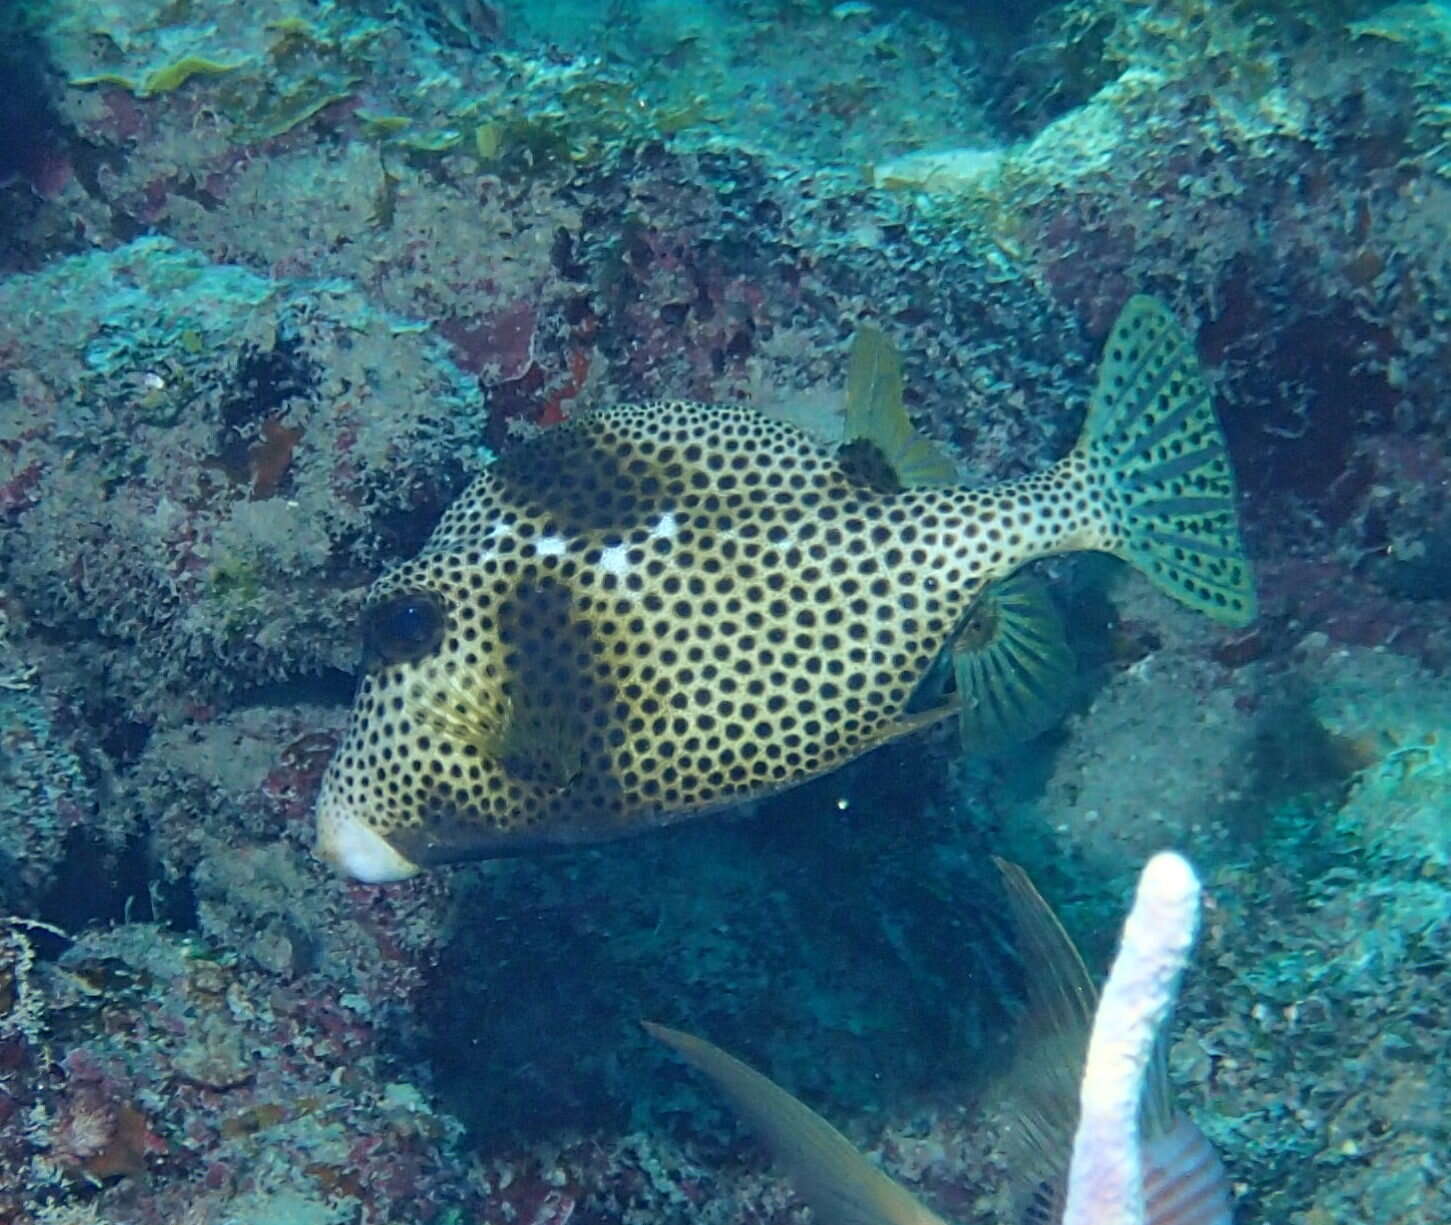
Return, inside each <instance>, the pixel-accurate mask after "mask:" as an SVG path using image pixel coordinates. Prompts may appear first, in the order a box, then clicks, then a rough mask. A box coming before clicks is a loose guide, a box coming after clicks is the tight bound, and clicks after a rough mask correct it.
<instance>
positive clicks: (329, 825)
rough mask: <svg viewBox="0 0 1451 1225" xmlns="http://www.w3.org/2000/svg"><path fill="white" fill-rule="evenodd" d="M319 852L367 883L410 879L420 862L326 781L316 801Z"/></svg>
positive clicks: (321, 857)
mask: <svg viewBox="0 0 1451 1225" xmlns="http://www.w3.org/2000/svg"><path fill="white" fill-rule="evenodd" d="M317 854H318V857H319V858H320V859H325V860H326V861H327V862H328V863H330V864H332V865H333V867H335V868H337V869H339V870H340V871H342V872H346V873H347V874H348V875H349V876H351V877H352V878H353V879H354V880H360V881H362V882H363V883H364V884H368V885H382V884H387V883H388V882H390V881H396V880H407V879H408V878H409V877H410V876H417V875H418V870H419V869H418V865H417V864H416V863H413V862H412V861H410V860H408V859H405V858H404V857H403V856H402V855H400V854H399V853H398V852H397V851H395V850H394V849H393V848H392V847H391V846H389V845H388V843H387V842H386V841H385V840H384V839H383V838H382V837H381V836H380V835H379V834H377V833H375V832H374V831H373V830H371V829H369V828H368V827H367V826H366V825H365V824H364V823H363V822H362V821H361V820H360V819H359V818H358V815H357V813H355V812H354V811H353V809H352V808H351V807H350V806H349V805H347V804H345V803H343V802H342V801H341V800H339V799H338V797H337V796H336V795H334V794H332V793H331V791H330V790H329V789H328V787H327V786H326V785H324V786H323V793H322V795H321V796H320V797H319V798H318V801H317Z"/></svg>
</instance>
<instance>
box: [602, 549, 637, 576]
mask: <svg viewBox="0 0 1451 1225" xmlns="http://www.w3.org/2000/svg"><path fill="white" fill-rule="evenodd" d="M628 554H629V550H628V549H627V548H626V547H625V546H624V545H622V544H616V545H611V546H610V547H609V548H607V549H604V550H602V551H601V553H600V569H601V570H603V571H604V572H605V573H606V574H615V575H618V576H619V577H620V578H624V577H625V575H627V574H629V572H630V563H629V561H628V560H626V558H627V556H628Z"/></svg>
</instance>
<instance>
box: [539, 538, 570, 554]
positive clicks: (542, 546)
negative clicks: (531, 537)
mask: <svg viewBox="0 0 1451 1225" xmlns="http://www.w3.org/2000/svg"><path fill="white" fill-rule="evenodd" d="M566 547H568V546H567V545H566V544H565V541H564V537H563V536H541V537H539V539H538V540H536V541H535V542H534V549H535V551H536V552H537V553H538V554H539V556H540V557H563V556H564V550H565V549H566Z"/></svg>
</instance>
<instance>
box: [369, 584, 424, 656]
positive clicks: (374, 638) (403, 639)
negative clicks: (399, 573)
mask: <svg viewBox="0 0 1451 1225" xmlns="http://www.w3.org/2000/svg"><path fill="white" fill-rule="evenodd" d="M443 621H444V618H443V601H442V600H440V599H439V598H438V597H437V596H436V595H434V594H433V593H432V592H431V591H403V592H399V593H398V594H397V595H390V596H389V597H387V599H385V600H381V601H380V602H379V603H377V604H374V605H373V606H372V607H371V608H369V609H367V610H366V611H365V612H364V613H363V647H364V650H365V651H366V652H367V657H368V659H369V661H370V662H371V661H378V662H382V663H390V664H397V663H404V662H405V661H407V660H412V659H422V658H423V656H425V655H427V654H428V653H429V652H430V651H431V650H433V649H434V647H436V646H438V644H439V643H440V642H442V641H443Z"/></svg>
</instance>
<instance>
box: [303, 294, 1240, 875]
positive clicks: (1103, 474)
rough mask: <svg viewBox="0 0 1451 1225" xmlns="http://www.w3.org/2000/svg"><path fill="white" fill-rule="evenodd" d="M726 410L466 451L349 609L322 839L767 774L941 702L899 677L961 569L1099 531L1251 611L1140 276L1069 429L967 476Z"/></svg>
mask: <svg viewBox="0 0 1451 1225" xmlns="http://www.w3.org/2000/svg"><path fill="white" fill-rule="evenodd" d="M861 461H862V455H861V448H860V447H847V448H844V449H843V450H842V451H841V452H834V451H831V450H828V449H826V448H823V447H822V446H820V445H819V444H818V443H816V442H815V441H813V440H812V439H811V438H810V437H809V436H808V435H806V434H804V433H803V432H801V431H800V430H797V429H796V428H794V427H792V426H790V425H787V424H784V423H782V422H779V421H774V420H772V419H770V418H768V417H766V416H764V415H762V414H761V413H759V412H756V411H754V410H752V409H750V408H744V407H725V406H712V405H703V404H693V403H681V402H664V403H653V404H639V405H621V406H617V407H613V408H607V409H602V410H600V411H597V412H594V413H590V414H588V415H586V416H583V417H580V418H577V419H575V420H572V421H569V422H567V423H565V424H564V425H561V426H558V427H556V428H554V429H551V430H549V431H547V432H545V433H544V434H542V435H540V436H539V437H537V438H535V439H533V440H531V441H530V442H528V443H525V444H523V445H521V446H519V447H517V448H515V449H514V450H513V451H511V452H510V453H509V454H508V455H506V456H505V457H504V458H502V459H500V460H499V461H497V462H496V463H494V464H492V465H491V466H490V467H489V468H488V469H487V470H486V471H485V472H484V473H483V475H481V476H480V477H479V478H478V479H477V480H476V481H475V482H474V483H473V485H471V486H470V487H469V489H468V490H466V491H465V493H464V494H463V495H462V496H461V497H460V498H459V499H458V501H457V502H455V503H454V504H453V505H452V506H451V507H450V508H449V510H448V511H447V512H446V513H445V514H444V516H443V518H442V520H441V521H440V522H439V524H438V527H437V528H436V529H435V531H434V533H433V535H432V536H431V537H430V538H429V540H428V542H427V544H426V545H425V546H424V548H423V549H422V551H421V552H420V553H419V554H418V556H417V557H415V558H414V559H412V560H411V561H409V562H406V563H404V564H402V565H400V566H398V567H396V568H395V569H393V570H392V571H390V572H389V573H387V574H385V575H384V576H383V577H382V578H380V579H379V580H378V582H377V583H376V584H375V586H374V588H373V590H372V591H371V592H370V593H369V597H368V601H367V607H366V609H365V612H364V615H363V623H364V640H365V651H366V654H365V672H364V676H363V679H362V681H361V684H360V686H359V690H358V695H357V699H356V702H355V705H354V709H353V715H352V721H351V724H350V726H349V729H348V732H347V735H346V737H345V739H344V741H343V743H342V744H341V746H340V747H339V749H338V751H337V753H336V755H335V756H334V759H333V761H332V763H331V765H330V766H329V768H328V772H327V775H326V777H325V778H324V781H323V787H322V793H321V795H320V798H319V801H318V840H319V851H320V853H321V854H322V855H323V856H324V857H325V858H327V859H329V860H330V861H332V862H333V863H335V864H337V865H338V866H339V867H340V868H342V869H343V870H344V871H346V872H348V873H350V874H351V875H353V876H355V877H357V878H359V879H362V880H369V881H383V880H396V879H401V878H403V877H406V876H409V875H411V874H412V873H414V872H416V871H417V870H418V869H419V868H420V867H422V866H426V865H431V864H436V863H441V862H446V861H449V860H457V859H466V858H479V857H487V856H497V855H505V854H511V853H516V852H519V851H522V850H528V849H533V848H537V847H540V846H546V845H558V844H565V843H573V842H586V841H595V840H602V839H608V838H614V837H619V836H622V835H626V834H630V833H635V832H638V831H640V830H642V829H645V828H647V827H649V826H651V825H656V824H660V823H663V822H665V821H669V820H672V819H675V818H678V817H680V816H683V815H686V814H692V813H700V812H703V811H707V810H710V809H714V808H719V807H722V806H725V805H729V804H733V803H737V802H739V801H742V800H745V799H749V798H751V797H754V796H759V795H762V794H765V793H768V792H771V791H776V790H780V789H782V788H786V787H789V786H792V785H794V784H796V783H799V782H801V781H803V780H805V779H807V778H810V777H812V776H814V775H818V774H821V773H823V772H825V771H828V770H831V769H834V768H835V767H837V766H839V765H841V764H842V763H843V762H846V761H849V760H851V759H852V758H853V757H856V756H858V755H859V754H861V753H863V752H865V751H867V750H868V749H871V748H873V747H874V746H876V745H879V744H881V743H883V742H884V741H887V740H890V739H892V738H894V737H896V736H900V735H902V734H904V733H906V732H908V731H911V730H913V729H914V728H917V727H920V726H923V725H924V724H925V723H929V722H932V721H934V720H935V719H937V718H940V717H942V716H944V715H947V714H951V713H954V712H955V711H956V709H957V703H956V701H955V699H954V700H950V701H947V702H944V703H943V704H942V705H940V706H939V707H938V708H936V709H931V710H928V711H926V712H923V713H920V714H909V713H908V711H909V702H910V700H911V698H912V696H913V694H914V691H915V690H916V689H917V687H918V685H919V683H920V682H921V681H922V680H923V679H924V677H926V676H927V675H928V673H929V671H930V670H931V669H932V666H933V664H934V662H935V661H936V660H937V659H938V658H939V656H941V655H942V653H943V652H944V650H945V649H947V648H948V647H949V645H950V644H951V642H952V641H953V639H954V636H955V635H956V634H957V632H958V630H959V628H960V627H961V626H962V625H963V624H964V621H965V618H966V617H967V616H968V614H969V612H970V611H971V610H972V608H973V605H974V602H975V601H976V600H977V598H978V596H979V595H980V594H981V593H982V591H983V589H984V588H985V587H987V586H988V585H989V584H991V583H994V582H995V581H997V580H1000V579H1003V578H1005V577H1006V576H1008V575H1010V574H1011V573H1012V572H1013V571H1014V570H1016V569H1017V568H1018V567H1020V566H1022V565H1023V564H1025V563H1026V562H1029V561H1032V560H1033V559H1035V558H1040V557H1045V556H1049V555H1051V554H1056V553H1063V552H1068V551H1071V550H1079V549H1099V550H1104V551H1107V552H1110V553H1115V554H1118V555H1120V556H1122V557H1125V558H1127V559H1129V560H1130V561H1132V562H1134V563H1135V564H1137V565H1138V566H1140V567H1141V568H1142V569H1143V570H1144V571H1145V572H1146V573H1147V574H1148V575H1149V577H1150V578H1151V579H1153V580H1154V581H1155V582H1156V583H1157V584H1158V585H1159V586H1161V587H1162V588H1164V589H1166V590H1167V591H1169V592H1170V593H1171V594H1173V595H1175V596H1177V597H1178V598H1179V599H1181V600H1183V601H1184V602H1186V603H1188V604H1190V605H1191V606H1194V607H1197V608H1200V609H1203V610H1204V611H1206V612H1208V613H1209V614H1210V615H1212V616H1215V617H1218V618H1220V619H1222V620H1225V621H1229V622H1233V623H1242V622H1244V621H1246V620H1248V619H1249V618H1250V617H1251V616H1252V615H1253V604H1254V596H1253V590H1252V585H1251V581H1250V575H1249V567H1248V565H1247V563H1246V562H1245V560H1244V557H1243V551H1242V548H1241V544H1240V540H1239V532H1238V526H1237V523H1236V519H1235V512H1234V482H1233V477H1232V475H1231V472H1230V468H1229V462H1228V458H1227V456H1226V453H1225V450H1224V444H1223V439H1222V437H1221V435H1220V431H1219V427H1218V424H1217V422H1216V421H1215V418H1214V414H1213V410H1212V407H1211V405H1210V401H1209V396H1208V392H1207V390H1206V389H1205V387H1204V384H1203V382H1202V380H1201V378H1200V376H1199V374H1198V371H1197V368H1196V363H1195V359H1194V355H1193V350H1192V348H1191V347H1190V345H1189V343H1188V341H1187V339H1186V338H1185V337H1184V335H1183V333H1182V332H1181V331H1180V329H1179V328H1178V326H1177V325H1176V324H1175V322H1174V321H1173V319H1172V317H1171V316H1170V315H1169V314H1168V312H1167V311H1166V310H1165V309H1164V308H1163V307H1162V306H1160V305H1159V304H1158V303H1156V302H1154V301H1153V300H1151V299H1148V298H1136V299H1134V300H1133V301H1132V302H1130V304H1129V305H1128V306H1127V307H1126V308H1125V310H1124V312H1123V314H1122V316H1121V317H1120V319H1119V322H1118V323H1117V324H1116V326H1115V328H1114V331H1113V334H1112V335H1111V337H1110V339H1109V343H1108V348H1107V352H1106V354H1105V359H1104V363H1103V367H1102V371H1101V374H1100V377H1099V381H1098V385H1097V389H1096V391H1095V393H1094V396H1093V400H1092V402H1091V404H1090V407H1089V412H1088V418H1087V422H1086V425H1085V428H1084V432H1083V436H1082V438H1081V439H1080V441H1079V443H1078V445H1077V446H1076V447H1075V448H1074V450H1073V451H1072V452H1071V453H1070V454H1069V455H1068V456H1066V457H1065V458H1064V459H1062V460H1061V461H1059V462H1058V463H1057V464H1055V465H1054V466H1053V467H1052V468H1050V469H1049V470H1047V471H1046V472H1043V473H1040V474H1037V475H1034V476H1031V477H1027V478H1025V479H1022V480H1018V481H1013V482H1009V483H1005V484H1002V485H998V486H994V487H991V488H987V489H968V488H963V487H960V486H946V485H939V486H918V487H910V488H901V487H900V485H899V484H897V483H894V482H892V481H884V480H882V479H880V472H879V471H878V472H874V471H873V465H872V464H870V463H863V462H861Z"/></svg>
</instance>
